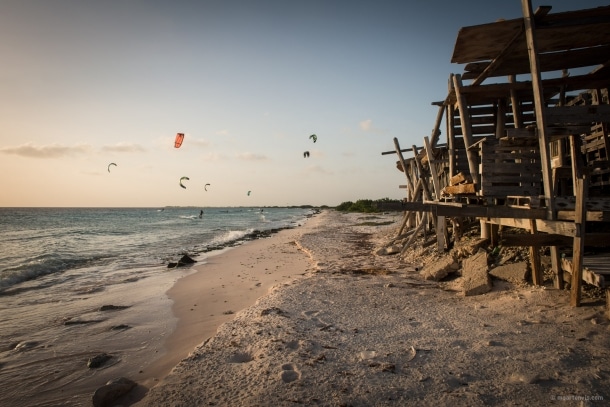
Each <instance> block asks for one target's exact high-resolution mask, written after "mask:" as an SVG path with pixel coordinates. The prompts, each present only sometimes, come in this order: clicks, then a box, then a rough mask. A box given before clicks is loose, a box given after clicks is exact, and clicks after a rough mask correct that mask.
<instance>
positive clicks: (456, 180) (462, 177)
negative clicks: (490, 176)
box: [449, 172, 472, 185]
mask: <svg viewBox="0 0 610 407" xmlns="http://www.w3.org/2000/svg"><path fill="white" fill-rule="evenodd" d="M468 182H472V177H471V176H470V175H468V174H464V173H463V172H460V173H458V174H456V175H454V176H453V177H451V179H449V185H457V184H462V183H468Z"/></svg>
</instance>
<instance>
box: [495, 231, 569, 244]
mask: <svg viewBox="0 0 610 407" xmlns="http://www.w3.org/2000/svg"><path fill="white" fill-rule="evenodd" d="M500 243H501V244H502V246H507V247H513V246H533V247H541V246H570V245H571V244H572V243H573V241H572V238H571V237H569V236H562V235H556V234H548V233H537V234H535V235H533V234H525V233H502V239H501V240H500Z"/></svg>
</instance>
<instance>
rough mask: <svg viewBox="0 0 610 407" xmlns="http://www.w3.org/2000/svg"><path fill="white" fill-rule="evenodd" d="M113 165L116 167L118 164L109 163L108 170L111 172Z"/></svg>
mask: <svg viewBox="0 0 610 407" xmlns="http://www.w3.org/2000/svg"><path fill="white" fill-rule="evenodd" d="M111 165H114V166H115V167H116V166H117V165H116V164H115V163H110V164H108V172H110V166H111Z"/></svg>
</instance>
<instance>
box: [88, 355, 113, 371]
mask: <svg viewBox="0 0 610 407" xmlns="http://www.w3.org/2000/svg"><path fill="white" fill-rule="evenodd" d="M110 359H112V356H110V355H109V354H107V353H100V354H99V355H96V356H94V357H92V358H89V361H87V367H88V368H89V369H95V368H97V367H100V366H102V365H103V364H104V363H106V362H108V361H109V360H110Z"/></svg>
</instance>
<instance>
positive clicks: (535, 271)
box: [530, 219, 543, 285]
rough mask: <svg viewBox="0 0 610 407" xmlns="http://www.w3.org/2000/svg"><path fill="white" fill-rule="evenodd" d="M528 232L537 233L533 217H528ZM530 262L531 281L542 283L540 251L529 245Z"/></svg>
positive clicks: (536, 283)
mask: <svg viewBox="0 0 610 407" xmlns="http://www.w3.org/2000/svg"><path fill="white" fill-rule="evenodd" d="M530 232H531V234H532V235H535V234H536V233H538V230H537V229H536V220H535V219H530ZM530 263H531V266H532V283H533V284H534V285H542V283H543V276H542V264H541V262H540V252H539V251H538V247H536V246H530Z"/></svg>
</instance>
